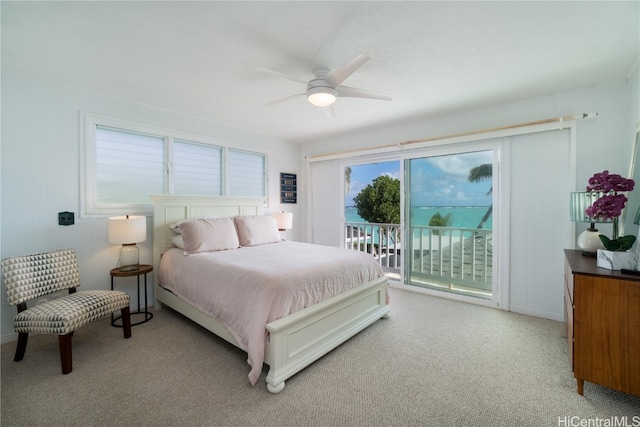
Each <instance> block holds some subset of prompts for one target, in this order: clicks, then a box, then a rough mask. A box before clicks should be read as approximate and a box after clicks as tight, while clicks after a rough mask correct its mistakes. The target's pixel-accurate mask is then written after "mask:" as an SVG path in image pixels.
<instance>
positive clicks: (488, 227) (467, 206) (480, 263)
mask: <svg viewBox="0 0 640 427" xmlns="http://www.w3.org/2000/svg"><path fill="white" fill-rule="evenodd" d="M404 172H405V219H406V224H407V229H406V236H407V241H406V242H405V246H406V248H407V250H406V253H405V264H404V265H405V282H406V283H407V284H409V285H412V286H420V287H423V288H428V289H434V290H439V291H445V292H451V293H457V294H463V295H468V296H473V297H478V298H485V299H492V297H493V253H494V251H493V243H494V242H493V232H492V230H493V215H492V213H493V197H492V193H493V190H494V188H493V185H494V184H493V183H494V179H493V150H485V151H474V152H462V153H455V154H448V155H440V156H432V157H421V158H412V159H407V160H405V168H404Z"/></svg>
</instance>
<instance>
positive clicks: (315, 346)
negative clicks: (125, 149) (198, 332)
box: [151, 196, 389, 393]
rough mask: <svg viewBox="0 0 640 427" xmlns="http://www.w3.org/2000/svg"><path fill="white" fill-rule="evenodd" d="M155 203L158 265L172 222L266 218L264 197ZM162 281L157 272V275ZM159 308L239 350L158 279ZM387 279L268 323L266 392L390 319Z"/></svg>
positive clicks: (159, 200)
mask: <svg viewBox="0 0 640 427" xmlns="http://www.w3.org/2000/svg"><path fill="white" fill-rule="evenodd" d="M151 199H152V200H153V206H154V208H153V266H154V269H155V271H156V273H157V271H158V266H159V264H160V257H161V255H162V253H163V252H164V251H165V250H166V249H167V248H169V247H172V246H171V242H170V238H171V236H172V235H173V231H171V230H170V229H169V224H172V223H174V222H176V221H180V220H182V219H189V218H196V217H206V216H212V215H216V216H220V217H226V216H236V215H261V214H263V206H264V199H263V198H234V197H199V196H151ZM154 277H157V274H155V275H154ZM154 284H155V285H154V296H155V308H156V309H157V310H159V309H160V308H161V306H162V304H165V305H167V306H169V307H171V308H172V309H174V310H175V311H177V312H179V313H181V314H183V315H184V316H186V317H188V318H189V319H191V320H193V321H194V322H196V323H198V324H199V325H201V326H203V327H205V328H206V329H208V330H209V331H211V332H213V333H214V334H216V335H217V336H219V337H221V338H223V339H225V340H226V341H228V342H230V343H231V344H233V345H235V346H236V347H240V346H239V344H238V342H237V341H236V340H235V339H234V338H233V336H232V335H231V334H230V333H229V332H228V331H227V330H226V329H225V327H224V326H222V324H221V323H220V322H219V321H217V320H216V319H214V318H212V317H209V316H207V315H205V314H203V313H202V312H200V311H198V310H197V309H195V308H194V307H192V306H190V305H189V304H187V303H185V302H184V301H183V300H181V299H180V298H178V297H177V296H175V295H174V294H173V293H172V292H169V291H167V290H166V289H164V288H163V287H161V286H160V285H159V284H158V283H157V280H155V279H154ZM386 288H387V279H386V278H385V277H382V278H379V279H376V280H374V281H371V282H368V283H365V284H363V285H361V286H359V287H357V288H355V289H352V290H351V291H348V292H346V293H343V294H341V295H338V296H336V297H333V298H331V299H329V300H326V301H323V302H321V303H319V304H316V305H313V306H311V307H307V308H305V309H304V310H301V311H299V312H296V313H294V314H291V315H289V316H287V317H284V318H282V319H279V320H276V321H274V322H271V323H269V324H267V329H268V331H269V334H270V340H269V342H268V343H267V347H266V350H265V357H264V362H265V363H266V364H268V365H269V367H270V369H269V373H268V374H267V389H268V390H269V391H270V392H271V393H279V392H281V391H282V390H283V389H284V386H285V383H284V382H285V380H287V379H288V378H290V377H291V376H293V375H294V374H296V373H297V372H299V371H300V370H302V369H304V368H305V367H307V366H308V365H310V364H311V363H313V362H314V361H316V360H317V359H319V358H320V357H322V356H323V355H325V354H327V353H328V352H330V351H331V350H333V349H334V348H336V347H337V346H339V345H340V344H342V343H343V342H345V341H346V340H348V339H349V338H351V337H352V336H354V335H356V334H357V333H358V332H360V331H361V330H363V329H365V328H366V327H367V326H369V325H371V324H372V323H374V322H376V321H377V320H378V319H380V318H383V317H384V318H386V317H388V315H389V307H388V306H387V305H386V295H387V294H386Z"/></svg>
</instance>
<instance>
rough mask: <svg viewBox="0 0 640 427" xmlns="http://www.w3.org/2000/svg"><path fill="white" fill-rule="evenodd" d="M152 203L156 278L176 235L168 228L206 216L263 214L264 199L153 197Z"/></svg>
mask: <svg viewBox="0 0 640 427" xmlns="http://www.w3.org/2000/svg"><path fill="white" fill-rule="evenodd" d="M150 197H151V200H152V201H153V269H154V271H155V274H154V275H153V277H157V274H158V273H157V272H158V266H159V265H160V256H161V255H162V253H163V252H164V251H165V250H167V248H169V247H171V246H172V245H171V240H170V239H171V237H172V236H173V235H174V234H175V233H174V232H173V231H172V230H170V229H169V225H170V224H173V223H175V222H178V221H180V220H182V219H190V218H201V217H207V216H219V217H229V216H237V215H262V214H263V213H264V205H265V198H264V197H213V196H167V195H153V196H150Z"/></svg>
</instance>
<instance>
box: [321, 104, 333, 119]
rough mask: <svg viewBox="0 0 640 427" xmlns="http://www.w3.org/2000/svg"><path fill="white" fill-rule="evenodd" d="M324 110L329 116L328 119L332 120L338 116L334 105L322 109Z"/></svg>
mask: <svg viewBox="0 0 640 427" xmlns="http://www.w3.org/2000/svg"><path fill="white" fill-rule="evenodd" d="M322 109H323V110H324V113H325V114H326V115H327V117H329V118H330V119H332V118H334V117H335V116H336V110H335V108H333V104H331V105H327V106H326V107H322Z"/></svg>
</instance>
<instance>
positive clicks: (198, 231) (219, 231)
mask: <svg viewBox="0 0 640 427" xmlns="http://www.w3.org/2000/svg"><path fill="white" fill-rule="evenodd" d="M179 227H180V233H181V234H182V240H183V242H184V253H185V254H187V255H188V254H193V253H198V252H214V251H224V250H227V249H236V248H238V247H239V246H240V242H239V241H238V234H237V233H236V227H235V223H234V221H233V218H198V219H194V220H192V221H186V222H183V223H182V224H180V226H179Z"/></svg>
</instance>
